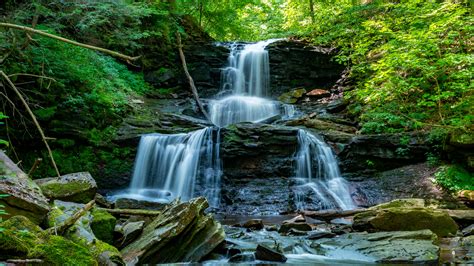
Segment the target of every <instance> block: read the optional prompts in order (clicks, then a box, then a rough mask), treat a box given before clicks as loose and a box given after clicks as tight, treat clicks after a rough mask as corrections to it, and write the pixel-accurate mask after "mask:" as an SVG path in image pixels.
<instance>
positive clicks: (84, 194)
mask: <svg viewBox="0 0 474 266" xmlns="http://www.w3.org/2000/svg"><path fill="white" fill-rule="evenodd" d="M35 182H36V183H37V184H38V185H39V186H40V188H41V190H42V191H43V193H44V195H45V196H46V197H48V198H50V199H58V200H64V201H71V202H79V203H87V202H89V201H91V200H93V199H94V196H95V193H96V192H97V184H96V183H95V180H94V178H92V176H91V174H89V173H88V172H80V173H73V174H68V175H63V176H60V177H58V178H44V179H38V180H35Z"/></svg>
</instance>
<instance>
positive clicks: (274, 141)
mask: <svg viewBox="0 0 474 266" xmlns="http://www.w3.org/2000/svg"><path fill="white" fill-rule="evenodd" d="M297 134H298V129H297V128H289V127H282V126H273V125H265V124H251V123H241V124H236V125H232V126H229V127H227V128H226V129H223V130H222V144H221V154H222V158H223V164H224V169H223V170H224V174H225V176H226V177H228V178H230V179H233V178H236V179H240V178H267V177H289V176H292V175H293V161H294V160H293V155H294V153H295V151H296V149H297V147H298V139H297Z"/></svg>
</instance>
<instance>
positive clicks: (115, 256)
mask: <svg viewBox="0 0 474 266" xmlns="http://www.w3.org/2000/svg"><path fill="white" fill-rule="evenodd" d="M90 249H91V252H92V254H93V255H94V257H95V258H97V259H100V258H101V257H103V255H104V254H107V255H106V257H108V258H110V260H111V261H112V262H114V263H116V264H117V265H124V264H125V263H124V262H123V259H122V254H120V252H119V251H118V250H117V248H115V247H114V246H111V245H109V244H107V243H105V242H102V241H100V240H96V241H95V242H94V244H93V245H90Z"/></svg>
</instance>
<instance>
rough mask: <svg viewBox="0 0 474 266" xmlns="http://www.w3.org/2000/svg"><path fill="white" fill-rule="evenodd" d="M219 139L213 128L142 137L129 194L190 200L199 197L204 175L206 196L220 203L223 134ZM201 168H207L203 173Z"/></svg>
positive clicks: (210, 201) (214, 204)
mask: <svg viewBox="0 0 474 266" xmlns="http://www.w3.org/2000/svg"><path fill="white" fill-rule="evenodd" d="M218 134H219V132H218ZM217 138H218V139H217V141H215V142H214V141H213V129H212V128H210V127H207V128H204V129H200V130H197V131H194V132H190V133H188V134H173V135H164V134H148V135H144V136H142V137H141V140H140V144H139V146H138V152H137V157H136V159H135V168H134V172H133V177H132V182H131V184H130V189H129V190H128V192H127V193H126V195H125V197H130V198H135V199H145V200H149V201H170V200H172V199H174V198H177V197H181V199H182V200H188V199H191V198H192V197H193V196H195V184H196V183H197V179H198V178H202V179H204V180H203V181H202V182H203V183H204V184H203V186H204V187H205V190H204V193H203V194H204V196H206V197H207V198H208V200H209V203H210V205H211V206H218V204H219V198H220V195H219V193H220V176H221V172H222V171H221V163H220V157H219V142H220V140H219V136H218V137H217ZM200 168H203V173H202V174H200V171H199V169H200ZM119 196H120V195H118V196H116V197H119Z"/></svg>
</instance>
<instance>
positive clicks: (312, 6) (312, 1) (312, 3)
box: [309, 0, 314, 24]
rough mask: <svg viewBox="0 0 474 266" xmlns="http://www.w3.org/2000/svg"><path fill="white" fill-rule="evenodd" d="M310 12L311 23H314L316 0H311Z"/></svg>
mask: <svg viewBox="0 0 474 266" xmlns="http://www.w3.org/2000/svg"><path fill="white" fill-rule="evenodd" d="M309 14H310V15H311V23H313V24H314V0H309Z"/></svg>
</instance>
